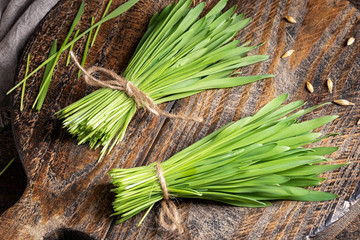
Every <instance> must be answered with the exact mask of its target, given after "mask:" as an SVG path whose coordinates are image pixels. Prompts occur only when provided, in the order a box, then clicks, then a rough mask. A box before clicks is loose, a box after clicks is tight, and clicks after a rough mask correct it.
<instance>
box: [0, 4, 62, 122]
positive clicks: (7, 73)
mask: <svg viewBox="0 0 360 240" xmlns="http://www.w3.org/2000/svg"><path fill="white" fill-rule="evenodd" d="M58 1H59V0H0V127H2V126H4V125H6V124H7V123H8V122H9V111H10V108H9V104H10V97H9V96H6V92H7V91H8V90H9V89H11V87H12V86H13V85H14V76H15V73H16V65H17V62H18V59H19V57H20V55H21V51H22V50H23V48H24V45H25V44H26V42H27V40H28V39H29V37H30V35H31V34H32V32H33V31H34V30H35V28H36V26H37V24H38V23H39V22H40V20H41V19H42V18H43V17H44V16H45V15H46V14H47V13H48V12H49V11H50V9H51V8H53V7H54V6H55V4H56V3H57V2H58Z"/></svg>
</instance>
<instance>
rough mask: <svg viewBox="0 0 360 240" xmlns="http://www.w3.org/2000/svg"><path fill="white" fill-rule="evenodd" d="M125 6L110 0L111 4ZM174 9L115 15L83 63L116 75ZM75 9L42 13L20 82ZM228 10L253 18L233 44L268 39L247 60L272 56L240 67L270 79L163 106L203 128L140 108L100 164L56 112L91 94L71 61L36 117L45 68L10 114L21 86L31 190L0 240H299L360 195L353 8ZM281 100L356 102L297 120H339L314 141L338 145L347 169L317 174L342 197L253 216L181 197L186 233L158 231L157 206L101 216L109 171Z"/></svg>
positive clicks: (21, 148)
mask: <svg viewBox="0 0 360 240" xmlns="http://www.w3.org/2000/svg"><path fill="white" fill-rule="evenodd" d="M123 2H124V1H123V0H114V1H113V4H112V7H111V9H114V8H115V7H117V6H119V5H120V4H121V3H123ZM171 2H173V1H172V0H159V1H150V0H141V1H140V2H139V3H138V4H137V5H136V6H134V7H133V8H132V9H131V10H129V11H128V12H126V13H125V14H123V15H122V16H121V17H118V18H116V19H115V20H112V21H110V22H108V23H106V24H104V25H103V26H102V28H101V30H100V32H99V36H98V38H97V40H96V43H95V45H94V46H93V47H92V48H91V50H90V52H89V56H88V60H87V63H86V66H87V67H88V66H92V65H98V66H104V67H106V68H110V69H113V70H115V71H117V72H119V73H121V71H123V70H124V69H125V67H126V64H127V63H128V61H129V59H130V57H131V55H132V53H133V52H134V49H135V47H136V44H137V43H138V41H139V40H140V38H141V37H142V35H143V34H144V32H145V30H146V27H147V23H148V22H149V20H150V18H151V16H152V15H153V14H154V13H155V12H156V11H159V10H161V9H162V8H164V6H166V5H167V4H169V3H171ZM208 2H209V4H208V6H213V5H214V4H215V2H216V1H208ZM80 3H81V2H80V1H60V3H59V4H58V5H57V6H56V7H55V8H54V9H53V10H52V11H51V12H50V13H49V14H48V15H47V17H46V18H45V19H44V20H43V22H42V23H41V24H40V25H39V27H38V28H37V31H36V33H34V35H33V37H32V38H31V40H30V41H29V43H28V45H27V47H26V49H25V52H24V55H23V57H22V59H21V64H20V65H19V68H18V69H19V71H18V75H17V78H18V79H22V78H23V76H24V70H25V63H26V61H25V59H26V57H25V56H26V55H27V54H28V53H30V54H31V65H30V70H32V69H35V67H36V66H38V65H39V64H40V63H41V62H42V61H44V60H45V59H46V56H47V55H48V51H49V49H50V47H51V45H52V43H53V41H54V39H55V38H57V39H58V41H59V42H62V41H63V39H64V38H65V36H66V34H67V32H68V30H69V27H70V25H71V22H72V20H73V18H74V16H75V14H76V11H77V9H78V7H79V5H80ZM106 4H107V1H100V0H95V1H94V0H93V1H86V8H85V14H84V15H83V17H82V19H81V24H80V28H81V29H86V28H87V27H89V25H90V19H91V17H92V16H95V18H96V20H98V19H99V18H100V17H101V15H102V13H103V11H104V9H105V6H106ZM233 5H237V6H238V8H237V9H238V12H245V14H246V16H249V17H252V18H253V20H252V22H251V24H250V25H249V26H248V27H246V28H245V29H244V30H243V31H242V32H241V33H240V34H239V36H238V38H239V39H242V40H243V41H244V42H245V41H247V40H252V43H253V44H258V43H261V42H265V43H264V44H263V45H262V46H261V47H260V48H258V49H257V50H255V51H254V52H253V53H254V54H255V53H258V54H268V55H269V56H270V60H269V61H266V62H263V63H261V64H256V65H254V66H251V67H247V68H244V69H243V70H242V72H243V73H244V74H252V75H254V74H264V73H272V74H275V76H276V77H275V78H274V79H267V80H263V81H260V82H257V83H253V84H250V85H247V86H243V87H236V88H232V89H226V90H211V91H206V92H204V93H201V94H197V95H195V96H192V97H188V98H185V99H182V100H179V101H176V102H172V103H168V104H163V105H161V107H162V108H164V109H166V110H168V111H171V112H173V113H181V114H190V113H195V114H198V115H200V116H203V117H204V118H205V122H204V123H194V122H186V121H181V120H168V119H164V118H160V119H157V118H155V117H153V116H152V115H151V114H149V113H147V112H145V111H143V110H140V111H138V113H137V114H136V115H135V117H134V119H133V120H132V122H131V124H130V127H129V129H128V131H127V133H126V135H125V139H124V141H123V142H122V143H121V144H119V145H118V146H116V147H115V148H114V150H113V151H112V152H111V154H109V155H108V156H107V157H106V158H104V159H103V160H102V161H100V162H98V161H97V159H98V155H99V151H92V150H89V148H88V145H87V144H84V145H80V146H78V145H77V143H76V140H75V139H73V138H72V137H71V136H70V135H69V133H68V132H67V131H66V130H65V129H63V128H62V123H61V121H58V120H57V119H56V118H55V116H54V113H55V112H57V111H58V110H60V109H62V108H63V107H65V106H67V105H69V104H70V103H72V102H74V101H75V100H77V99H79V98H81V97H83V96H85V95H86V94H88V93H90V92H92V91H93V89H92V88H91V87H88V86H87V85H86V84H85V83H84V82H83V81H82V79H80V80H78V81H77V80H76V75H77V69H76V68H75V67H74V66H73V65H69V66H68V67H65V61H66V55H65V54H64V55H62V57H61V58H60V61H59V64H58V65H57V67H56V70H55V75H54V77H53V80H52V83H51V86H50V89H49V93H48V96H47V98H46V100H45V104H44V106H43V109H42V110H41V111H40V112H36V111H33V110H31V105H32V103H33V101H34V99H35V97H36V94H37V92H38V88H39V84H40V82H41V79H42V74H43V71H40V72H38V73H37V74H36V75H35V76H34V77H32V78H30V79H29V81H28V82H27V85H26V89H27V90H26V96H25V110H24V111H23V112H20V111H19V110H18V109H19V102H20V97H19V95H20V94H19V93H20V91H17V92H16V93H15V94H14V103H13V109H14V113H13V116H12V126H13V131H14V135H15V142H16V145H17V149H18V152H19V155H20V157H21V159H22V162H23V165H24V168H25V171H26V173H27V177H28V185H27V188H26V190H25V192H24V194H23V196H22V197H21V199H20V200H19V201H18V202H17V203H16V204H15V205H14V206H13V207H11V208H10V209H8V210H7V211H6V212H5V213H3V214H2V215H1V217H0V239H43V238H45V239H57V237H58V236H60V235H64V234H65V235H66V236H68V237H69V236H73V237H74V236H77V237H76V238H77V239H92V238H93V239H170V238H171V239H180V238H181V239H208V240H210V239H251V240H253V239H305V238H306V237H307V236H312V235H316V234H318V233H319V232H321V231H322V230H324V229H325V228H327V226H329V225H330V224H331V223H333V222H334V221H336V220H337V219H339V218H340V217H341V216H343V215H344V214H345V213H346V212H348V211H349V209H351V206H352V205H353V204H355V203H356V202H357V201H358V199H359V194H360V192H359V189H360V184H359V180H360V177H359V176H360V173H359V169H360V163H359V146H358V145H359V140H360V139H359V133H360V129H359V128H360V125H357V121H358V120H359V117H360V110H359V107H358V106H359V105H360V97H359V90H360V84H359V83H360V80H359V77H360V70H359V62H360V59H359V58H360V57H359V53H360V25H359V16H360V13H359V11H358V10H356V9H355V8H353V7H352V5H350V4H349V3H348V2H347V1H341V0H326V1H321V0H309V1H286V0H273V1H263V0H256V1H229V4H228V6H227V8H229V7H231V6H233ZM286 15H290V16H292V17H294V18H295V19H296V20H297V23H296V24H290V23H288V22H286V21H285V20H284V19H283V17H284V16H286ZM352 36H354V37H355V38H356V41H355V43H354V44H352V45H351V46H346V40H347V39H348V38H349V37H352ZM84 44H85V38H84V39H83V40H81V41H79V42H78V43H77V44H76V45H75V47H74V50H75V52H76V53H77V55H78V56H80V55H81V54H82V50H83V49H84ZM289 49H295V53H294V54H293V55H292V56H291V57H289V58H286V59H281V58H280V57H281V55H282V54H283V53H284V52H286V51H287V50H289ZM328 77H330V78H331V79H333V81H334V85H335V88H334V92H333V93H328V91H327V88H326V86H325V81H326V79H327V78H328ZM307 81H309V82H311V83H312V84H313V86H314V89H315V91H314V93H312V94H310V93H309V92H308V91H307V90H306V89H305V82H307ZM282 93H289V94H290V100H299V99H302V100H305V101H307V102H308V106H313V105H315V104H319V103H323V102H327V101H332V100H334V99H339V98H343V99H347V100H349V101H351V102H353V103H355V104H356V105H355V106H352V107H351V106H349V107H346V106H338V105H334V104H332V105H328V106H326V107H323V108H321V109H319V110H316V111H315V112H314V113H311V114H310V115H308V116H307V117H305V118H304V119H308V118H314V117H319V116H322V115H327V114H337V115H339V116H340V117H339V118H338V119H337V120H335V121H334V122H333V123H332V124H328V125H326V126H325V127H323V128H322V129H320V131H321V132H323V133H333V132H337V133H339V134H340V135H338V136H336V137H331V138H328V139H325V140H323V141H321V142H319V143H316V144H314V145H315V146H320V145H321V146H338V147H339V150H338V151H337V152H336V153H334V154H332V155H331V157H332V158H334V159H335V161H336V163H345V162H349V161H351V162H352V164H351V165H349V166H347V167H343V168H341V169H339V170H335V171H333V172H329V173H326V174H324V177H326V178H327V180H326V181H324V183H323V184H322V186H320V187H317V188H316V189H317V190H323V191H328V192H333V193H336V194H339V198H337V199H335V200H332V201H326V202H290V201H274V202H273V206H271V207H268V208H259V209H250V208H239V207H232V206H227V205H224V204H220V203H213V202H208V201H200V200H179V207H180V209H181V210H182V215H183V217H184V219H185V223H184V225H185V228H186V231H185V234H183V235H182V236H176V235H171V234H169V233H167V232H164V231H162V230H161V229H158V228H157V225H156V221H155V219H156V214H157V212H158V208H155V209H153V210H152V211H151V213H150V214H149V216H148V217H147V219H146V220H145V222H144V223H143V224H142V225H141V226H140V227H137V223H138V222H139V220H140V218H141V217H142V214H138V215H137V216H135V217H133V218H132V219H130V220H128V221H126V222H124V223H123V224H120V225H117V224H115V221H116V218H112V217H109V215H110V214H111V213H112V205H111V202H112V200H113V198H114V196H113V194H112V193H111V192H110V189H111V188H112V185H111V184H110V181H109V177H108V175H107V173H108V172H109V171H110V170H111V169H112V168H115V167H123V168H130V167H135V166H141V165H146V164H149V163H151V162H154V161H164V160H166V159H167V158H169V157H170V156H172V155H173V154H175V153H176V152H179V151H180V150H182V149H184V148H186V147H187V146H189V145H190V144H192V143H193V142H195V141H197V140H199V139H201V138H203V137H204V136H206V135H207V134H209V133H211V132H213V131H214V130H215V129H217V128H219V127H221V126H223V125H224V124H226V123H228V122H230V121H232V120H238V119H240V118H242V117H244V116H247V115H250V114H253V113H255V112H256V111H257V110H259V109H260V108H261V107H262V106H263V105H265V104H266V103H267V102H269V101H270V100H271V99H273V98H274V97H275V96H278V95H280V94H282ZM74 231H79V232H74ZM80 233H81V234H80ZM79 234H80V235H81V237H80V235H79ZM90 237H91V238H90Z"/></svg>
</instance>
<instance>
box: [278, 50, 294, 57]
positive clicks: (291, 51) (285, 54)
mask: <svg viewBox="0 0 360 240" xmlns="http://www.w3.org/2000/svg"><path fill="white" fill-rule="evenodd" d="M294 52H295V50H294V49H291V50H288V51H286V53H284V54H283V55H282V56H281V58H287V57H290V55H291V54H293V53H294Z"/></svg>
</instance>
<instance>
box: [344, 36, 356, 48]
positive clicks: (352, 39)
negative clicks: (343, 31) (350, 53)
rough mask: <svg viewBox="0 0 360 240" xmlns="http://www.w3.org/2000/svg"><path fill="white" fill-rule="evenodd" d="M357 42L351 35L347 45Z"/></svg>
mask: <svg viewBox="0 0 360 240" xmlns="http://www.w3.org/2000/svg"><path fill="white" fill-rule="evenodd" d="M354 42H355V38H353V37H351V38H349V39H348V40H347V42H346V45H348V46H350V45H351V44H353V43H354Z"/></svg>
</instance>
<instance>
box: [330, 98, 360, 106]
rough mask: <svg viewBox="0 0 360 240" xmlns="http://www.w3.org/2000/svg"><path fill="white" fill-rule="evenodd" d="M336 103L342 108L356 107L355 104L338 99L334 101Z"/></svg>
mask: <svg viewBox="0 0 360 240" xmlns="http://www.w3.org/2000/svg"><path fill="white" fill-rule="evenodd" d="M334 103H336V104H338V105H341V106H354V105H355V103H352V102H349V101H348V100H346V99H337V100H334Z"/></svg>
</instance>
